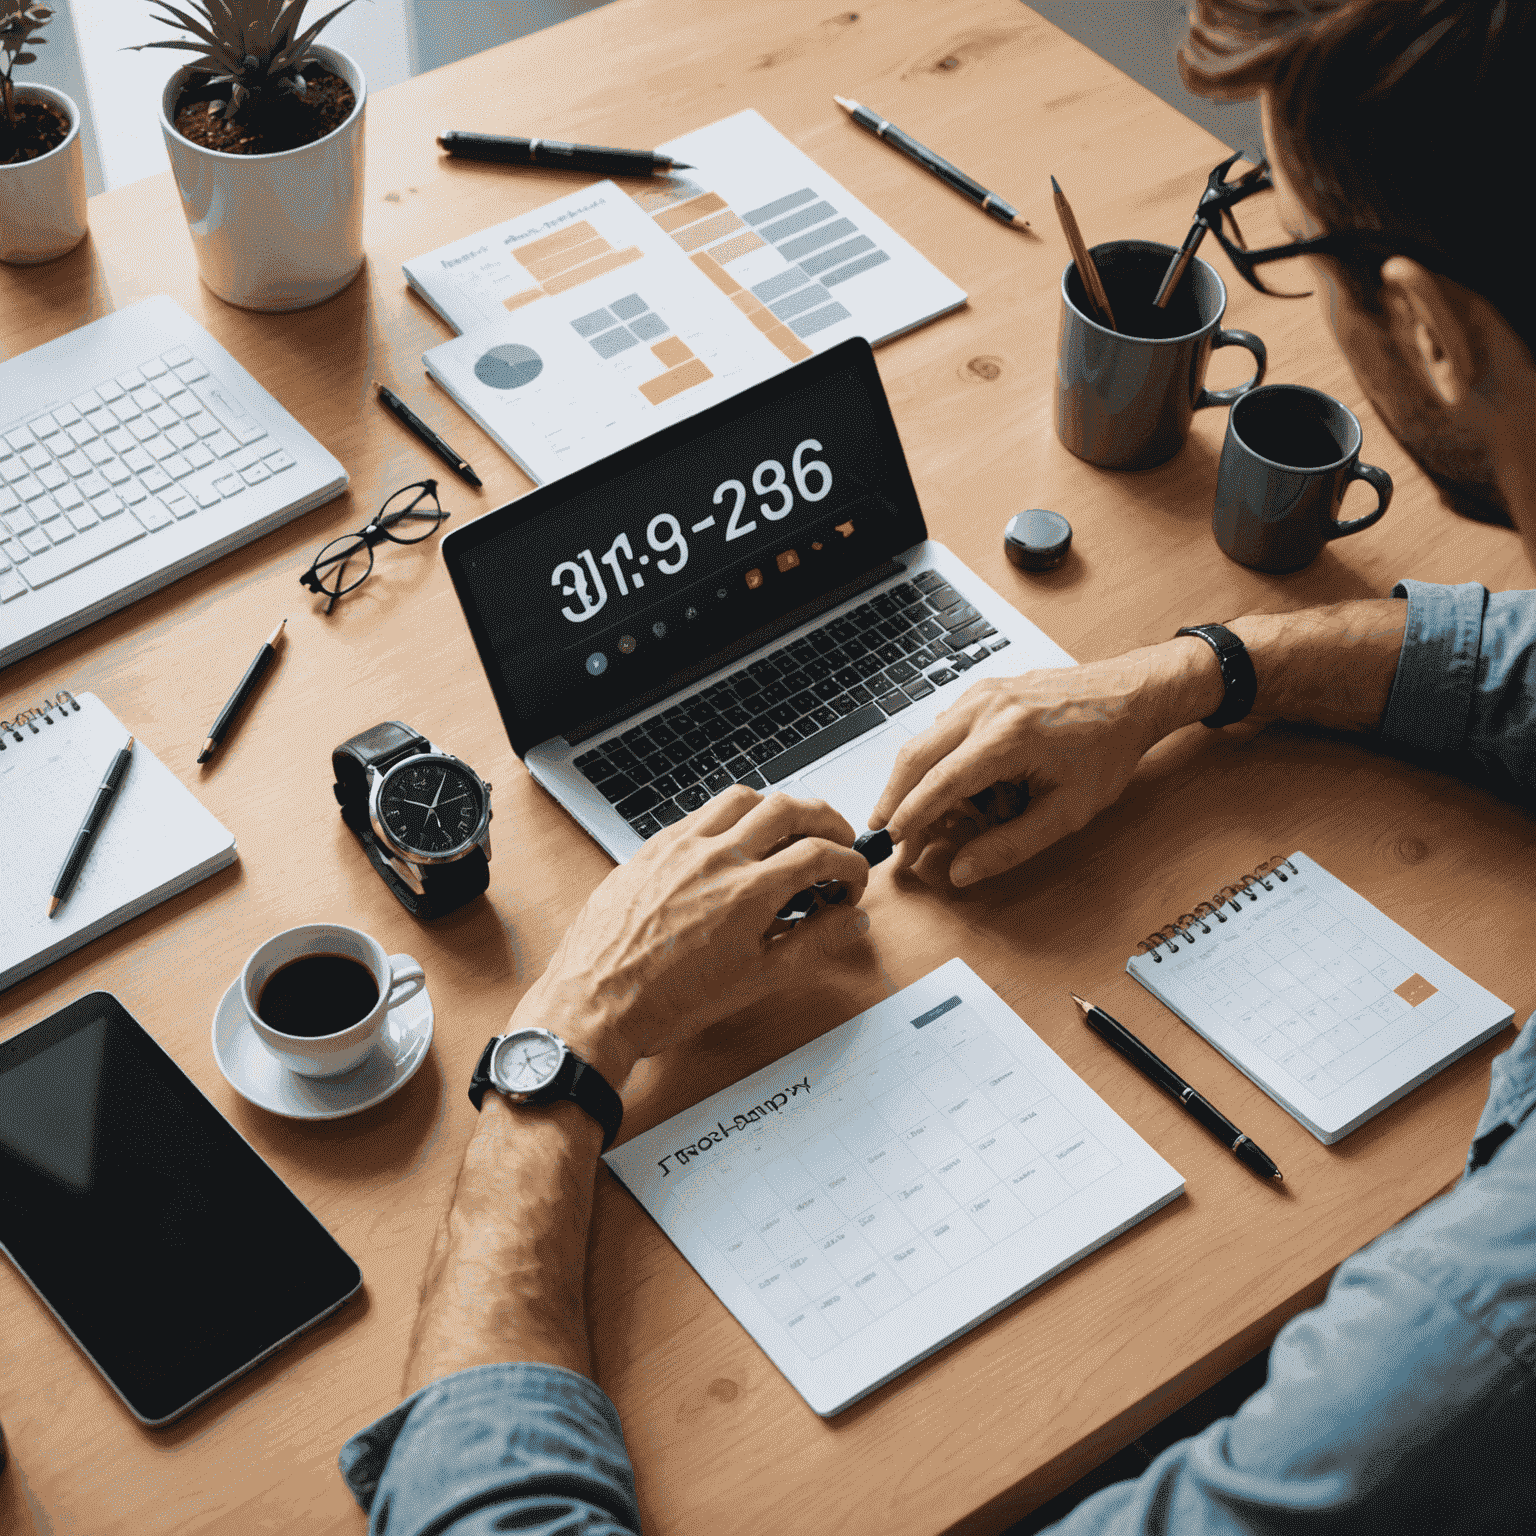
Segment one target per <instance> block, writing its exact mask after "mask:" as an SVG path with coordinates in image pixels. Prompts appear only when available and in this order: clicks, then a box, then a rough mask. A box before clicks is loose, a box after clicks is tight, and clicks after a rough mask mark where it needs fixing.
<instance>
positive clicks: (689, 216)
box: [656, 192, 725, 235]
mask: <svg viewBox="0 0 1536 1536" xmlns="http://www.w3.org/2000/svg"><path fill="white" fill-rule="evenodd" d="M724 207H725V199H724V198H723V197H721V196H720V194H719V193H718V192H706V193H704V195H703V196H702V197H690V198H689V199H688V201H687V202H686V203H676V204H674V205H673V206H672V207H671V208H665V209H663V210H662V211H661V212H660V213H658V214H657V215H656V227H657V228H658V229H664V230H666V232H667V233H668V234H669V235H670V234H671V233H672V231H673V230H674V229H681V228H682V227H683V225H684V224H692V223H693V222H694V220H695V219H702V218H703V217H704V215H705V214H706V213H718V212H719V211H720V209H722V208H724Z"/></svg>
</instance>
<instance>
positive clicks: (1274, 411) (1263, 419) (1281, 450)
mask: <svg viewBox="0 0 1536 1536" xmlns="http://www.w3.org/2000/svg"><path fill="white" fill-rule="evenodd" d="M1298 403H1299V405H1300V408H1298ZM1311 404H1312V402H1311V401H1310V400H1308V398H1307V397H1305V396H1298V395H1295V394H1280V393H1277V394H1274V395H1263V396H1261V397H1259V398H1258V399H1255V400H1254V401H1253V402H1252V403H1251V404H1250V406H1249V407H1248V408H1247V409H1245V410H1244V412H1243V416H1242V425H1241V426H1240V427H1239V428H1238V429H1237V435H1238V436H1239V437H1240V438H1241V439H1242V441H1243V442H1244V443H1246V444H1247V446H1248V447H1249V448H1251V449H1252V450H1253V452H1254V453H1256V454H1258V456H1259V457H1260V458H1261V459H1268V460H1269V461H1270V463H1271V464H1284V465H1287V466H1288V467H1289V468H1291V469H1321V468H1323V466H1324V465H1325V464H1337V463H1338V462H1339V460H1340V459H1342V458H1344V457H1345V456H1346V455H1347V454H1348V453H1349V451H1350V444H1349V443H1348V442H1344V443H1341V442H1340V441H1339V440H1338V438H1337V437H1336V436H1335V435H1334V433H1333V432H1332V431H1331V430H1330V428H1329V424H1328V421H1327V419H1326V416H1327V413H1328V407H1327V406H1326V405H1324V404H1322V403H1321V402H1319V404H1318V406H1317V407H1316V408H1315V414H1314V413H1313V411H1311V410H1309V409H1308V408H1307V407H1308V406H1310V405H1311Z"/></svg>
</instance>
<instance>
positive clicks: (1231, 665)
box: [1179, 624, 1259, 730]
mask: <svg viewBox="0 0 1536 1536" xmlns="http://www.w3.org/2000/svg"><path fill="white" fill-rule="evenodd" d="M1179 634H1180V635H1197V636H1198V637H1199V638H1200V639H1201V640H1203V641H1205V643H1206V644H1207V645H1208V646H1210V648H1211V649H1212V650H1213V651H1215V653H1216V662H1217V665H1218V666H1220V668H1221V681H1222V684H1223V687H1224V689H1225V692H1224V693H1223V695H1222V700H1221V703H1220V705H1219V706H1218V707H1217V708H1216V709H1215V710H1214V711H1213V712H1212V713H1211V714H1209V715H1207V716H1206V717H1205V718H1204V719H1203V720H1202V721H1201V722H1200V723H1201V724H1202V725H1208V726H1210V727H1211V729H1212V730H1219V729H1220V728H1221V727H1222V726H1224V725H1235V724H1236V723H1237V722H1238V721H1239V720H1241V719H1243V717H1244V716H1245V715H1247V713H1248V712H1249V710H1251V709H1252V708H1253V701H1254V699H1255V698H1257V697H1258V692H1259V679H1258V674H1257V673H1256V672H1255V671H1254V670H1253V658H1252V657H1251V656H1250V655H1249V654H1248V647H1247V646H1246V645H1244V644H1243V642H1242V641H1241V640H1239V639H1238V637H1237V636H1236V635H1234V634H1233V633H1232V631H1231V630H1230V629H1228V628H1227V627H1226V626H1225V625H1224V624H1188V625H1186V626H1185V627H1184V628H1183V629H1181V630H1180V631H1179Z"/></svg>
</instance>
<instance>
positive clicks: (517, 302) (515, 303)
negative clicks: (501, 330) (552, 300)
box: [501, 288, 544, 309]
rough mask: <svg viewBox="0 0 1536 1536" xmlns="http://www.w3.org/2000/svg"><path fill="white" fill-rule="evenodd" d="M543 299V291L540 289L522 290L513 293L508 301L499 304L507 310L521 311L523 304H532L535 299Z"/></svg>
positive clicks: (504, 300)
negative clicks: (503, 305)
mask: <svg viewBox="0 0 1536 1536" xmlns="http://www.w3.org/2000/svg"><path fill="white" fill-rule="evenodd" d="M543 297H544V290H543V289H542V288H524V289H523V291H522V292H521V293H514V294H513V295H512V297H511V298H510V299H503V300H502V301H501V302H502V303H503V304H505V305H506V307H507V308H508V309H521V308H522V307H523V305H524V304H532V303H533V301H534V300H535V299H542V298H543Z"/></svg>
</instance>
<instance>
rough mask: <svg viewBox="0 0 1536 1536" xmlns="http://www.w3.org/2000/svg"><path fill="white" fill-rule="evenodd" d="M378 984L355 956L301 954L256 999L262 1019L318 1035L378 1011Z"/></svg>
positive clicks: (271, 1024)
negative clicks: (376, 1009) (376, 1008)
mask: <svg viewBox="0 0 1536 1536" xmlns="http://www.w3.org/2000/svg"><path fill="white" fill-rule="evenodd" d="M378 1001H379V984H378V982H377V981H376V980H374V975H373V972H372V971H371V970H370V969H369V968H368V967H367V966H366V965H364V964H363V963H362V962H361V961H360V960H354V959H353V958H352V957H351V956H350V955H300V956H299V958H298V959H297V960H290V961H289V962H288V963H287V965H283V966H279V967H278V969H277V970H275V971H273V973H272V974H271V975H270V976H269V977H268V978H267V982H266V985H265V986H264V987H262V989H261V996H260V997H259V998H258V999H257V1000H256V1012H257V1013H258V1014H260V1015H261V1020H262V1023H264V1024H266V1025H267V1026H269V1027H270V1028H272V1029H275V1030H277V1031H278V1032H279V1033H281V1034H284V1035H297V1036H299V1037H300V1038H302V1039H309V1040H314V1039H318V1038H319V1037H320V1036H321V1035H338V1034H340V1033H341V1032H342V1030H344V1029H351V1027H352V1026H353V1025H354V1024H357V1023H360V1022H361V1021H362V1020H363V1019H366V1018H367V1017H368V1015H369V1014H370V1013H372V1012H373V1010H374V1007H375V1006H376V1005H377V1003H378Z"/></svg>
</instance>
